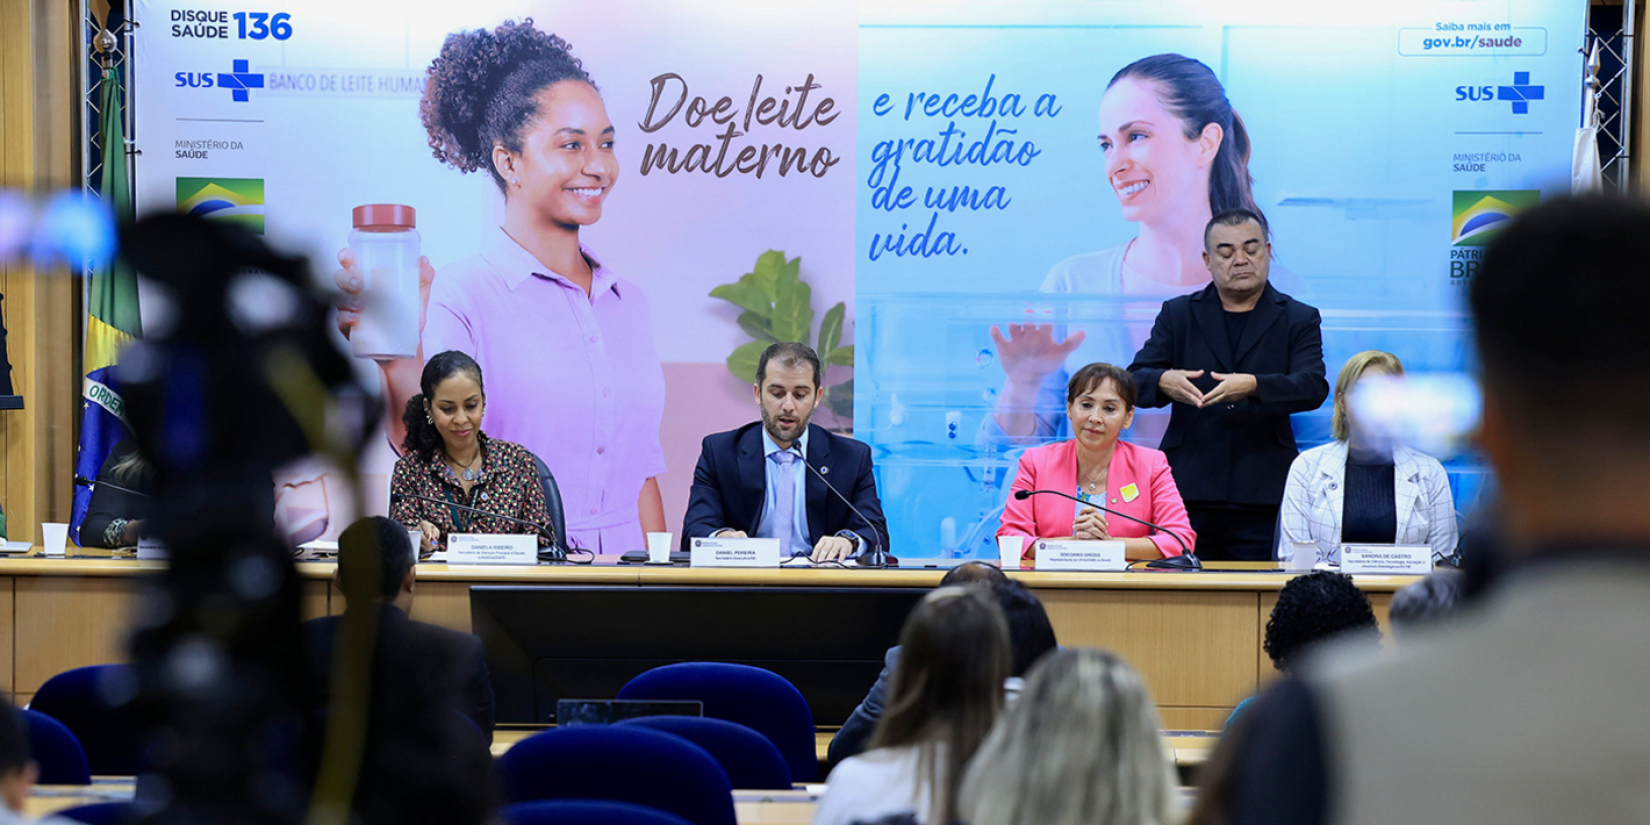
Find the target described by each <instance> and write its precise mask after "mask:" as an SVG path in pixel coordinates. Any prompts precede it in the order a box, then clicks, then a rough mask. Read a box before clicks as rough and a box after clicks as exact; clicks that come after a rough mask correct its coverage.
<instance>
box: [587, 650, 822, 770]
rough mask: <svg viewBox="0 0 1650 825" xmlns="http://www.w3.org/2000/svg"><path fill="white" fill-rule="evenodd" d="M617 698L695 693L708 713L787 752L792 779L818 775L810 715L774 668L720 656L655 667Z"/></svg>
mask: <svg viewBox="0 0 1650 825" xmlns="http://www.w3.org/2000/svg"><path fill="white" fill-rule="evenodd" d="M619 698H620V699H697V700H699V701H700V702H703V703H704V706H705V715H706V716H708V717H710V718H712V719H726V720H727V721H729V722H738V723H739V724H741V725H744V726H745V727H747V728H750V729H751V730H754V731H756V732H757V733H760V734H762V735H763V736H766V737H768V740H769V741H771V742H773V744H774V746H775V747H777V748H779V752H780V753H781V754H784V756H785V764H786V765H787V766H788V767H789V768H790V769H791V779H792V780H793V781H796V782H811V781H813V780H814V779H815V778H816V777H818V776H819V753H818V746H817V745H816V744H815V743H814V717H813V713H812V712H811V711H809V710H808V700H807V699H804V698H802V692H801V691H799V690H797V689H796V686H795V685H793V684H791V683H790V682H788V681H786V680H785V678H784V677H782V676H780V675H779V674H777V673H774V672H772V671H768V670H763V669H762V668H759V667H751V666H749V665H730V664H724V663H722V662H687V663H683V664H677V665H665V666H663V667H656V668H654V669H652V670H650V671H648V672H646V673H643V674H642V675H640V676H637V677H636V678H634V679H631V680H630V683H629V684H626V685H625V686H624V688H623V689H621V690H620V691H619Z"/></svg>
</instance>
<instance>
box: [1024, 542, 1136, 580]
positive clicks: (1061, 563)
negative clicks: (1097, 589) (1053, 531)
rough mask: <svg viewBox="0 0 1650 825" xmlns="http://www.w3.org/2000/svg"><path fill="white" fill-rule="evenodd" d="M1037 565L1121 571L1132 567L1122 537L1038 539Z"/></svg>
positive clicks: (1046, 567)
mask: <svg viewBox="0 0 1650 825" xmlns="http://www.w3.org/2000/svg"><path fill="white" fill-rule="evenodd" d="M1037 569H1038V570H1089V571H1099V572H1104V573H1120V572H1122V571H1124V570H1127V569H1129V560H1128V559H1127V558H1124V556H1123V542H1120V541H1115V540H1113V541H1079V540H1077V539H1038V540H1037Z"/></svg>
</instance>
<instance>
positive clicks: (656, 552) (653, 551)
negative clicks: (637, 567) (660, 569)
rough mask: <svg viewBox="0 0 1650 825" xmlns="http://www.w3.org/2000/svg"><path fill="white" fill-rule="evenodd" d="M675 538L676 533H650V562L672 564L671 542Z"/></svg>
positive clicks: (648, 559) (648, 544)
mask: <svg viewBox="0 0 1650 825" xmlns="http://www.w3.org/2000/svg"><path fill="white" fill-rule="evenodd" d="M674 538H676V534H675V533H648V534H647V562H648V564H670V543H671V540H672V539H674Z"/></svg>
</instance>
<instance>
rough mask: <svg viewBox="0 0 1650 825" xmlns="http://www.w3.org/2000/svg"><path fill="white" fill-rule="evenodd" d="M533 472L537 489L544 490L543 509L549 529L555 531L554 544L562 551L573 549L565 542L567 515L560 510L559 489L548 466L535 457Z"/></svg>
mask: <svg viewBox="0 0 1650 825" xmlns="http://www.w3.org/2000/svg"><path fill="white" fill-rule="evenodd" d="M533 472H534V473H535V474H536V475H537V476H538V477H539V488H540V489H542V490H544V508H545V510H546V511H547V512H549V513H550V528H551V529H553V530H555V531H556V542H557V543H558V544H560V545H561V548H562V549H563V550H571V549H573V546H572V545H571V544H569V543H568V541H567V513H566V511H565V510H564V509H563V508H562V503H561V487H559V486H557V484H556V477H555V475H553V474H552V473H551V472H550V465H548V464H545V463H544V459H542V458H539V457H538V456H536V455H535V456H533Z"/></svg>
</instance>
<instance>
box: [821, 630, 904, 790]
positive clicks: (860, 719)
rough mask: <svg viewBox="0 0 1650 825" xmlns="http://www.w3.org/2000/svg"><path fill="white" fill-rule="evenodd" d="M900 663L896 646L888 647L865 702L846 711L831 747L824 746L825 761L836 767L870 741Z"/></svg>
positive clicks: (861, 751) (857, 752) (832, 738)
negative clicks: (880, 669) (849, 711)
mask: <svg viewBox="0 0 1650 825" xmlns="http://www.w3.org/2000/svg"><path fill="white" fill-rule="evenodd" d="M898 666H899V645H894V646H893V647H890V648H888V652H887V653H885V654H883V656H882V672H881V673H879V674H877V680H876V682H875V683H874V684H872V685H871V690H870V692H868V693H866V694H865V699H864V701H862V702H860V703H859V705H858V706H857V707H855V708H854V712H853V713H851V714H848V721H846V722H843V723H842V728H841V729H840V730H838V731H837V732H836V735H835V736H833V737H831V746H830V747H829V748H828V749H826V752H825V753H826V756H825V761H826V762H827V763H828V764H829V765H830V766H831V767H833V768H834V767H836V766H837V765H840V764H842V760H844V759H847V758H848V757H850V756H858V755H860V754H862V753H864V752H865V744H866V743H867V742H870V741H871V734H872V733H874V732H875V731H876V729H877V721H878V720H880V719H881V718H882V708H883V706H884V705H886V704H888V691H889V690H890V689H891V686H892V685H893V682H894V668H896V667H898Z"/></svg>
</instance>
